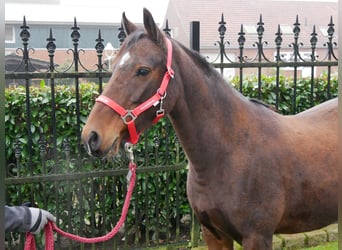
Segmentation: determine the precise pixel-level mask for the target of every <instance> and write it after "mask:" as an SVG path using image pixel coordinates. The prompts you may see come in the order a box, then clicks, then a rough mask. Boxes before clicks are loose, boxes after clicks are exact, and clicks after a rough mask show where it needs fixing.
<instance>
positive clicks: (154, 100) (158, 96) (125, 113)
mask: <svg viewBox="0 0 342 250" xmlns="http://www.w3.org/2000/svg"><path fill="white" fill-rule="evenodd" d="M165 41H166V44H167V61H166V72H165V74H164V77H163V80H162V82H161V84H160V87H159V89H158V90H157V92H156V93H155V94H154V95H153V96H152V97H150V98H149V99H147V100H146V101H145V102H143V103H142V104H140V105H139V106H137V107H136V108H134V109H133V110H130V109H125V108H123V107H122V106H120V105H119V104H118V103H116V102H115V101H113V100H112V99H110V98H108V97H107V96H104V95H100V96H99V97H98V98H96V102H100V103H102V104H104V105H106V106H108V107H109V108H111V109H112V110H114V111H115V112H116V113H118V114H119V115H120V117H121V119H122V121H123V122H124V123H125V124H126V125H127V127H128V132H129V135H130V138H129V140H127V142H130V143H132V144H136V143H137V142H138V140H139V136H140V133H138V131H137V129H136V126H135V123H134V121H135V119H136V118H137V117H138V116H139V115H140V114H141V113H143V112H144V111H146V110H148V109H149V108H151V107H152V106H154V107H155V106H157V105H158V104H159V109H158V110H157V111H156V117H155V119H154V120H153V124H154V123H157V122H158V121H159V119H160V118H162V117H163V116H164V115H165V111H164V109H163V100H164V99H165V97H166V89H167V86H168V84H169V81H170V79H171V78H173V77H174V71H173V70H172V68H171V64H172V43H171V41H170V40H169V39H168V38H166V37H165Z"/></svg>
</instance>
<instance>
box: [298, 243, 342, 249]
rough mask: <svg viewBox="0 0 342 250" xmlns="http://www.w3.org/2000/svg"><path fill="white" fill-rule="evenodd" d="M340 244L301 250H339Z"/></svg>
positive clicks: (328, 244)
mask: <svg viewBox="0 0 342 250" xmlns="http://www.w3.org/2000/svg"><path fill="white" fill-rule="evenodd" d="M337 249H338V242H331V243H327V244H324V245H321V246H317V247H309V248H301V249H300V250H337Z"/></svg>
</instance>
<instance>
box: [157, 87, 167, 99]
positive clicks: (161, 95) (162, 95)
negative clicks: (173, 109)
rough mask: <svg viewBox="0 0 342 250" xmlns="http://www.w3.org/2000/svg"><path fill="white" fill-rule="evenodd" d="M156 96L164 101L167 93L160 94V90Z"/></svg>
mask: <svg viewBox="0 0 342 250" xmlns="http://www.w3.org/2000/svg"><path fill="white" fill-rule="evenodd" d="M157 93H158V95H159V96H160V99H162V100H163V99H165V97H166V95H167V92H166V91H165V92H164V94H162V93H160V88H159V89H158V90H157Z"/></svg>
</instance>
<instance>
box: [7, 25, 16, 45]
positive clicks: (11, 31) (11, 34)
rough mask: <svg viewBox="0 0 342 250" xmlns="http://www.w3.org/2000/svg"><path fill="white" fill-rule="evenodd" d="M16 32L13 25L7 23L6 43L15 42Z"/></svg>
mask: <svg viewBox="0 0 342 250" xmlns="http://www.w3.org/2000/svg"><path fill="white" fill-rule="evenodd" d="M14 34H15V32H14V26H13V25H5V43H15V35H14Z"/></svg>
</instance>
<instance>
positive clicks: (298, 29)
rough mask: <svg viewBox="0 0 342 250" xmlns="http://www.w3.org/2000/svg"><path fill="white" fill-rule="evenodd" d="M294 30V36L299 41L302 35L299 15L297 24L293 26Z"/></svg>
mask: <svg viewBox="0 0 342 250" xmlns="http://www.w3.org/2000/svg"><path fill="white" fill-rule="evenodd" d="M293 25H294V28H293V34H294V36H295V39H298V37H299V33H300V27H299V26H300V23H299V22H298V15H297V16H296V22H295V23H294V24H293Z"/></svg>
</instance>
